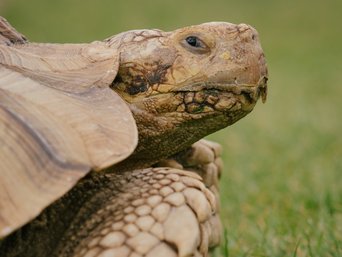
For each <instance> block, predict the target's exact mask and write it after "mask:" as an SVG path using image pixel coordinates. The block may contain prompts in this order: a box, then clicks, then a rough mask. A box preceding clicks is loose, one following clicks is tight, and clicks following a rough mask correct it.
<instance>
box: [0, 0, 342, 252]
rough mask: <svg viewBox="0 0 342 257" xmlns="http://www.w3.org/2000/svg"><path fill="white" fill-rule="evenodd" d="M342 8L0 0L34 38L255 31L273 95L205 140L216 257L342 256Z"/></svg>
mask: <svg viewBox="0 0 342 257" xmlns="http://www.w3.org/2000/svg"><path fill="white" fill-rule="evenodd" d="M341 11H342V1H340V0H325V1H318V0H288V1H271V0H260V1H247V0H231V1H224V0H221V1H220V0H217V1H214V0H212V1H203V0H196V1H195V0H188V1H181V0H173V1H149V0H145V1H138V0H130V1H128V0H126V1H123V0H118V1H114V0H98V1H89V0H59V1H52V0H29V1H28V0H0V15H2V16H4V17H5V18H7V19H8V20H9V21H10V22H11V24H12V25H13V26H14V27H16V28H17V29H18V30H19V31H20V32H22V33H23V34H24V35H26V36H27V37H28V38H29V39H30V41H40V42H89V41H93V40H100V39H104V38H106V37H108V36H110V35H113V34H116V33H119V32H122V31H126V30H130V29H138V28H159V29H162V30H173V29H176V28H178V27H183V26H186V25H191V24H198V23H202V22H207V21H229V22H233V23H248V24H251V25H253V26H254V27H255V28H256V29H257V30H258V31H259V34H260V37H261V41H262V45H263V48H264V51H265V53H266V57H267V61H268V66H269V73H270V78H269V97H268V101H267V102H266V104H264V105H263V104H261V103H258V105H257V106H256V108H255V110H254V111H253V112H252V113H251V114H250V115H248V116H247V117H246V118H244V119H243V120H241V121H239V122H238V123H237V124H234V125H233V126H232V127H229V128H227V129H224V130H222V131H219V132H217V133H215V134H213V135H211V136H209V138H210V139H212V140H215V141H218V142H220V143H221V144H222V145H223V147H224V154H223V157H224V162H225V171H224V174H223V177H222V182H221V195H222V204H221V216H222V220H223V224H224V227H225V238H224V240H223V244H222V248H221V249H219V250H218V251H217V252H216V254H217V256H233V257H235V256H272V257H274V256H310V257H313V256H342V138H341V134H342V61H341V60H342V51H341V47H342V29H341V26H342V18H341Z"/></svg>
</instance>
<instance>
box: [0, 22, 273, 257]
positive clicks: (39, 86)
mask: <svg viewBox="0 0 342 257" xmlns="http://www.w3.org/2000/svg"><path fill="white" fill-rule="evenodd" d="M266 82H267V67H266V63H265V58H264V54H263V51H262V49H261V46H260V43H259V39H258V34H257V32H256V30H255V29H254V28H252V27H251V26H249V25H246V24H240V25H234V24H231V23H225V22H210V23H204V24H201V25H197V26H190V27H185V28H181V29H177V30H175V31H172V32H163V31H161V30H156V29H153V30H133V31H128V32H123V33H120V34H118V35H115V36H112V37H110V38H108V39H106V40H104V41H95V42H92V43H88V44H47V43H30V42H28V40H27V39H26V38H25V37H24V36H23V35H21V34H20V33H19V32H17V31H16V30H15V29H14V28H13V27H12V26H11V25H10V24H9V23H8V22H7V21H6V20H5V19H4V18H1V19H0V172H1V177H0V185H1V186H0V237H2V238H3V240H2V241H1V242H0V255H1V256H6V257H13V256H23V257H30V256H34V257H50V256H55V257H56V256H59V257H61V256H64V257H71V256H73V257H76V256H83V257H95V256H97V257H110V256H119V257H123V256H132V257H133V256H150V257H152V256H165V257H168V256H208V254H209V250H210V249H211V248H212V247H214V246H216V245H217V244H218V243H219V241H220V222H219V218H218V202H217V201H218V192H217V179H218V176H219V173H220V170H221V164H220V147H219V146H218V145H217V144H215V143H212V142H208V141H204V140H201V141H199V142H197V141H198V140H200V139H201V138H203V137H204V136H206V135H208V134H210V133H212V132H214V131H217V130H219V129H222V128H224V127H227V126H229V125H231V124H233V123H234V122H236V121H238V120H239V119H241V118H242V117H244V116H245V115H247V114H248V113H249V112H251V111H252V109H253V107H254V106H255V104H256V102H257V101H258V99H259V98H260V97H261V98H262V100H263V101H264V100H265V99H266V94H267V92H266V90H267V86H266ZM196 142H197V143H196Z"/></svg>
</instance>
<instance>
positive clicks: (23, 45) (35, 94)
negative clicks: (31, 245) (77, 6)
mask: <svg viewBox="0 0 342 257" xmlns="http://www.w3.org/2000/svg"><path fill="white" fill-rule="evenodd" d="M118 66H119V55H118V52H117V49H112V48H109V47H108V46H106V45H104V43H102V42H93V43H90V44H60V45H58V44H35V43H27V41H26V39H25V37H24V36H22V35H21V34H20V33H18V32H17V31H15V30H14V29H13V28H12V27H11V26H10V25H9V24H8V23H7V21H6V20H5V19H3V18H1V17H0V238H1V237H3V236H6V235H7V234H9V233H10V232H12V231H13V230H15V229H16V228H18V227H20V226H22V225H23V224H25V223H27V222H28V221H30V220H31V219H33V218H34V217H36V216H37V215H38V214H39V213H40V212H41V211H42V210H43V209H44V208H45V207H46V206H48V205H49V204H51V203H52V202H53V201H55V200H56V199H58V198H59V197H61V196H62V195H63V194H65V193H66V192H67V191H68V190H70V189H71V188H72V187H73V186H74V185H75V183H77V181H78V180H79V179H80V178H82V177H83V176H85V175H86V174H87V173H88V172H89V171H90V170H92V169H93V170H101V169H103V168H105V167H108V166H110V165H113V164H115V163H117V162H119V161H121V160H123V159H125V158H126V157H127V156H129V155H130V154H131V153H132V152H133V150H134V149H135V147H136V145H137V141H138V135H137V128H136V124H135V121H134V118H133V116H132V114H131V112H130V110H129V108H128V106H127V105H126V103H125V102H124V101H123V100H122V99H121V98H120V97H119V96H118V95H117V94H116V93H115V92H114V91H112V90H111V89H110V88H109V85H110V84H111V82H112V81H113V80H114V78H115V76H116V73H117V70H118Z"/></svg>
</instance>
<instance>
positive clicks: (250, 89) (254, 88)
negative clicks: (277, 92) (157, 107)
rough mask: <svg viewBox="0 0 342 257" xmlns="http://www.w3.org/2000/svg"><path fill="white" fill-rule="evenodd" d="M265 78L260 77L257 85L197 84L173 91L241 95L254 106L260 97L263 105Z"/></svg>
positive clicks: (265, 87)
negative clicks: (216, 92) (217, 92)
mask: <svg viewBox="0 0 342 257" xmlns="http://www.w3.org/2000/svg"><path fill="white" fill-rule="evenodd" d="M267 80H268V78H267V76H262V77H261V78H260V79H259V81H258V83H257V84H253V83H251V84H247V83H246V84H239V83H237V82H236V81H235V82H234V83H224V82H223V83H219V82H198V83H194V84H190V85H189V84H188V85H186V86H183V87H181V88H177V89H174V90H172V91H174V92H199V91H208V90H215V91H219V92H226V93H233V94H234V95H243V96H244V97H245V98H246V99H247V100H248V102H249V103H250V104H255V103H256V102H257V101H258V99H259V98H260V97H261V100H262V102H263V103H265V102H266V99H267Z"/></svg>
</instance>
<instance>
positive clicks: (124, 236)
mask: <svg viewBox="0 0 342 257" xmlns="http://www.w3.org/2000/svg"><path fill="white" fill-rule="evenodd" d="M106 177H107V179H109V180H111V179H113V180H115V181H117V179H118V178H117V175H115V174H107V175H106ZM120 179H121V182H120V183H121V188H119V191H118V192H116V193H115V194H113V195H108V198H107V200H106V202H105V203H104V204H103V206H102V207H101V208H99V209H98V210H96V211H95V212H94V213H93V214H92V215H90V216H89V218H88V219H87V220H86V221H85V222H84V223H83V224H80V223H79V220H81V219H82V217H77V216H76V218H75V220H74V222H73V223H72V224H71V226H70V228H71V229H70V230H69V231H68V233H67V234H66V235H65V236H64V237H63V239H62V240H61V241H60V244H59V247H58V249H57V250H56V256H60V257H62V256H63V257H70V256H73V257H81V256H83V257H94V256H97V257H110V256H115V257H116V256H118V257H128V256H149V257H153V256H156V257H157V256H163V257H173V256H207V255H208V249H209V248H210V247H211V246H215V245H217V244H218V242H219V239H220V231H219V230H217V229H215V228H216V227H217V226H218V224H217V222H218V221H219V219H218V218H217V213H216V206H217V203H216V199H215V196H214V194H213V193H212V192H211V191H210V190H209V189H208V188H207V187H206V186H205V185H204V184H203V182H202V179H201V178H200V176H198V175H197V174H196V173H194V172H190V171H184V170H179V169H174V168H165V167H156V168H148V169H144V170H135V171H133V172H130V173H126V174H125V175H124V176H122V177H121V178H120ZM84 208H86V207H84ZM80 214H81V215H83V214H84V211H82V210H81V211H80Z"/></svg>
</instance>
